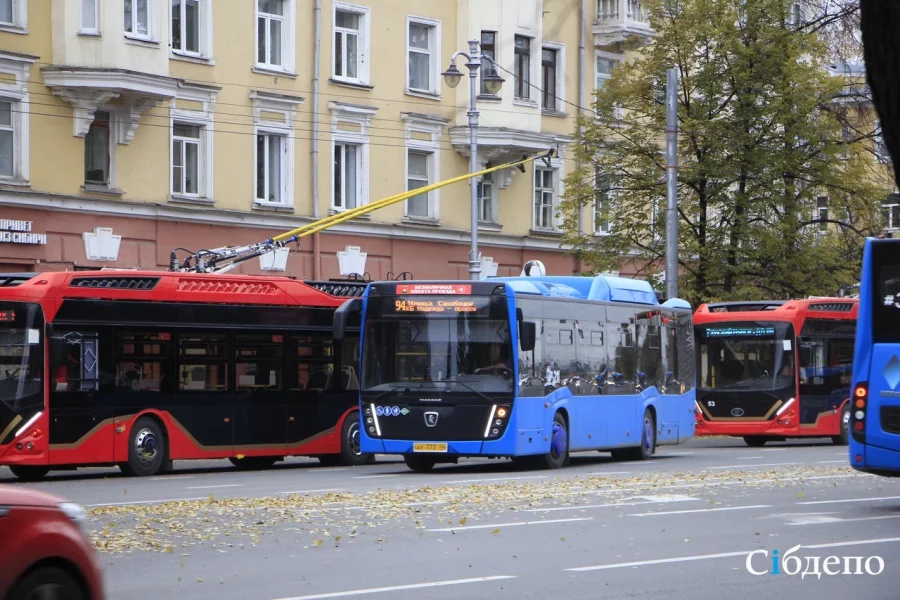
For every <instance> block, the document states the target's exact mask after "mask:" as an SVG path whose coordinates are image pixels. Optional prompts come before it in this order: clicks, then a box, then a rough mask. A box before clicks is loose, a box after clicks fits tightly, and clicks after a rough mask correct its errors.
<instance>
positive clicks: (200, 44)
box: [172, 0, 210, 56]
mask: <svg viewBox="0 0 900 600" xmlns="http://www.w3.org/2000/svg"><path fill="white" fill-rule="evenodd" d="M209 8H210V6H209V0H172V50H173V51H174V52H176V53H181V54H189V55H193V56H201V55H203V54H209V52H208V51H207V48H206V47H207V45H208V44H207V43H206V42H205V40H204V39H203V37H204V33H206V31H205V29H206V27H205V24H206V22H207V15H206V11H208V10H209Z"/></svg>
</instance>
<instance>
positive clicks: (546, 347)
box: [334, 276, 695, 472]
mask: <svg viewBox="0 0 900 600" xmlns="http://www.w3.org/2000/svg"><path fill="white" fill-rule="evenodd" d="M356 313H361V315H359V316H357V315H356ZM357 318H361V327H362V340H361V348H362V349H361V356H360V371H361V382H360V388H359V389H360V426H361V435H360V448H361V451H362V452H365V453H369V452H371V453H378V454H399V455H403V457H404V459H405V461H406V464H407V465H408V466H409V467H410V468H411V469H413V470H415V471H420V472H424V471H429V470H430V469H432V468H433V467H434V465H435V464H437V463H446V462H451V463H452V462H457V461H458V459H459V458H460V457H465V456H484V457H508V458H513V459H515V460H519V461H522V462H525V463H526V464H528V465H529V466H534V467H538V468H551V469H552V468H559V467H562V466H564V465H565V464H567V463H568V457H569V453H570V452H576V451H586V450H598V451H601V452H603V451H611V452H612V454H613V457H614V458H617V459H626V460H629V459H634V460H642V459H648V458H650V457H651V456H652V455H653V454H654V452H655V450H656V447H657V446H659V445H667V444H678V443H681V442H684V441H686V440H688V439H690V438H691V437H693V434H694V424H695V415H694V411H695V402H694V399H695V394H694V388H695V377H694V365H695V357H694V342H693V327H692V313H691V307H690V305H689V304H688V303H687V302H685V301H683V300H679V299H671V300H668V301H667V302H665V303H664V304H660V303H659V301H658V299H657V296H656V294H655V293H654V291H653V289H652V288H651V286H650V285H649V284H648V283H647V282H645V281H640V280H632V279H623V278H618V277H602V276H601V277H546V276H541V277H513V278H489V279H486V280H482V281H471V282H452V281H451V282H436V281H399V282H398V281H394V282H378V283H371V284H369V285H368V287H367V288H366V291H365V293H364V294H363V297H362V298H358V299H354V300H350V301H348V302H347V303H345V304H344V305H343V306H342V307H341V308H339V309H338V310H337V311H336V314H335V323H334V330H335V331H334V335H335V337H336V339H341V337H342V336H343V330H344V328H345V327H346V323H348V322H350V321H351V319H352V320H354V321H355V320H356V319H357Z"/></svg>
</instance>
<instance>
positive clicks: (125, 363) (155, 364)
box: [115, 332, 172, 392]
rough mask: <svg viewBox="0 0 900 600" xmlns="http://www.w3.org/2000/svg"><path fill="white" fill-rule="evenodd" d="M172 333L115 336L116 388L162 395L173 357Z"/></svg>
mask: <svg viewBox="0 0 900 600" xmlns="http://www.w3.org/2000/svg"><path fill="white" fill-rule="evenodd" d="M171 340H172V334H171V333H160V334H140V333H138V334H132V333H119V332H117V333H116V380H115V381H116V388H117V389H125V390H132V391H135V392H159V391H162V386H163V384H164V380H165V370H166V369H165V363H166V359H167V358H168V357H169V356H171V349H170V346H171V345H172V341H171Z"/></svg>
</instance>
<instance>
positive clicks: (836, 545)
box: [564, 537, 900, 572]
mask: <svg viewBox="0 0 900 600" xmlns="http://www.w3.org/2000/svg"><path fill="white" fill-rule="evenodd" d="M894 542H900V537H896V538H881V539H871V540H854V541H851V542H831V543H828V544H812V545H806V544H803V545H802V546H801V547H802V548H808V549H811V550H817V549H821V548H843V547H846V546H865V545H870V544H889V543H894ZM752 552H755V550H744V551H741V552H722V553H719V554H699V555H694V556H677V557H674V558H659V559H656V560H641V561H635V562H625V563H611V564H606V565H597V566H594V567H577V568H574V569H564V570H565V571H578V572H582V571H602V570H607V569H624V568H628V567H645V566H650V565H662V564H668V563H679V562H690V561H695V560H713V559H716V558H731V557H735V556H747V555H749V554H751V553H752Z"/></svg>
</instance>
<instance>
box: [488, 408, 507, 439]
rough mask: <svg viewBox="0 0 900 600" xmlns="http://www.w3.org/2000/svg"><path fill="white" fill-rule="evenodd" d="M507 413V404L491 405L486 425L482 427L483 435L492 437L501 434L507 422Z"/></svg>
mask: <svg viewBox="0 0 900 600" xmlns="http://www.w3.org/2000/svg"><path fill="white" fill-rule="evenodd" d="M509 414H510V409H509V407H508V406H497V405H496V404H495V405H494V406H492V407H491V414H490V416H488V420H487V425H486V426H485V428H484V437H485V438H492V437H497V436H499V435H501V434H502V433H503V430H504V429H506V425H507V424H508V423H509Z"/></svg>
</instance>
